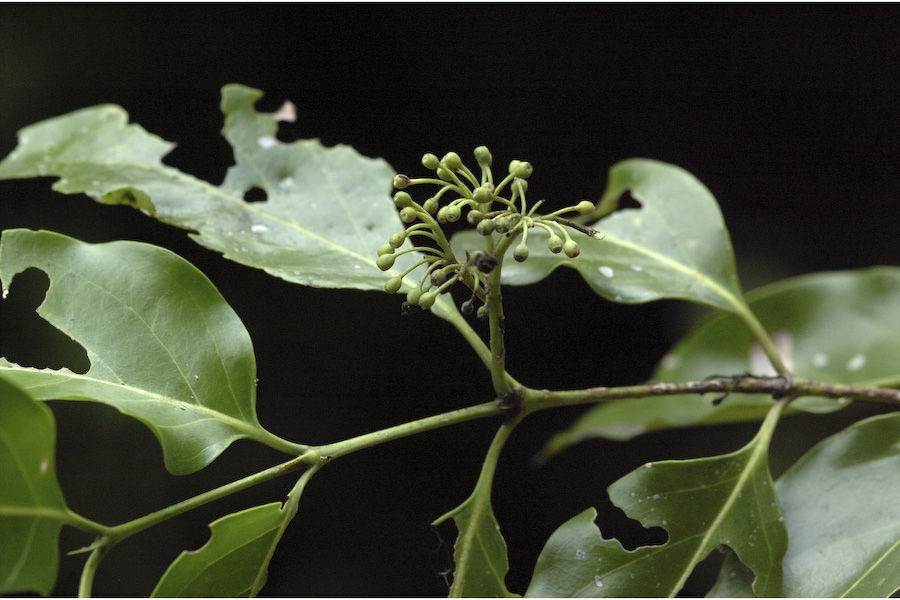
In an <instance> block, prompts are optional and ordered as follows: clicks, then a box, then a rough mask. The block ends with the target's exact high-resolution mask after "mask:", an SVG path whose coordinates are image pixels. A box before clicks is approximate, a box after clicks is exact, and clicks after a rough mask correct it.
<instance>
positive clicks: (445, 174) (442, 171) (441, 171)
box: [437, 167, 453, 181]
mask: <svg viewBox="0 0 900 600" xmlns="http://www.w3.org/2000/svg"><path fill="white" fill-rule="evenodd" d="M437 176H438V178H439V179H442V180H443V181H453V173H452V172H451V171H450V169H448V168H446V167H438V168H437Z"/></svg>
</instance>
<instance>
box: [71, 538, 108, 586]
mask: <svg viewBox="0 0 900 600" xmlns="http://www.w3.org/2000/svg"><path fill="white" fill-rule="evenodd" d="M110 548H112V545H108V544H106V543H100V544H98V545H97V547H96V548H94V549H93V550H92V551H91V554H90V556H88V559H87V561H85V563H84V567H83V568H82V569H81V578H80V579H79V580H78V597H79V598H91V597H92V596H93V593H92V591H91V590H92V588H93V587H94V576H95V575H96V574H97V567H99V566H100V563H101V562H102V561H103V559H104V558H105V557H106V554H107V552H109V550H110Z"/></svg>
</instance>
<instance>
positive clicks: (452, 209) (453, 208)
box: [438, 204, 462, 223]
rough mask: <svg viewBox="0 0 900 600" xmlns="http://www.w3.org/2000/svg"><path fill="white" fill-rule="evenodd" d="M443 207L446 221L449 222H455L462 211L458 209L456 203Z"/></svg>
mask: <svg viewBox="0 0 900 600" xmlns="http://www.w3.org/2000/svg"><path fill="white" fill-rule="evenodd" d="M444 208H445V209H446V210H447V220H448V221H450V222H451V223H456V222H457V221H459V217H460V215H461V214H462V211H460V210H459V206H458V205H456V204H451V205H450V206H445V207H444ZM438 212H440V211H438Z"/></svg>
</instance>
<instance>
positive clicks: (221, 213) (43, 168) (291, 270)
mask: <svg viewBox="0 0 900 600" xmlns="http://www.w3.org/2000/svg"><path fill="white" fill-rule="evenodd" d="M261 97H262V92H260V91H259V90H255V89H252V88H248V87H245V86H241V85H235V84H232V85H226V86H225V87H224V88H223V89H222V112H223V113H224V115H225V128H224V130H223V133H224V135H225V137H226V139H227V140H228V141H229V143H230V144H231V145H232V147H233V148H234V156H235V161H236V164H235V165H234V166H232V167H230V168H229V169H228V172H227V175H226V177H225V181H224V182H223V183H222V185H220V186H214V185H211V184H209V183H207V182H205V181H202V180H199V179H197V178H195V177H192V176H190V175H187V174H185V173H182V172H181V171H179V170H177V169H174V168H172V167H168V166H166V165H164V164H163V163H162V160H161V159H162V157H163V156H164V155H165V154H167V153H168V152H169V151H171V149H172V148H173V144H171V143H169V142H166V141H164V140H162V139H160V138H158V137H156V136H154V135H152V134H150V133H148V132H147V131H145V130H144V129H143V128H141V127H140V126H138V125H134V124H132V125H128V115H127V113H126V112H125V111H124V110H122V109H121V108H119V107H118V106H112V105H104V106H97V107H94V108H87V109H83V110H80V111H77V112H74V113H71V114H69V115H64V116H62V117H57V118H54V119H49V120H46V121H43V122H40V123H37V124H35V125H32V126H30V127H26V128H24V129H22V130H21V131H20V132H19V144H18V146H17V147H16V149H15V150H14V151H13V152H12V153H11V154H10V155H9V156H7V157H6V158H5V159H4V160H3V161H2V162H0V179H9V178H23V177H37V176H48V175H53V176H57V177H60V179H59V180H58V181H57V182H56V183H54V185H53V189H54V190H57V191H59V192H63V193H67V194H73V193H82V192H83V193H85V194H87V195H89V196H91V197H92V198H94V199H96V200H97V201H99V202H103V203H106V204H127V205H131V206H133V207H135V208H138V209H140V210H142V211H143V212H145V213H147V214H149V215H151V216H154V217H156V218H157V219H159V220H161V221H164V222H166V223H169V224H172V225H176V226H178V227H183V228H185V229H190V230H192V231H193V232H194V233H191V234H190V235H191V237H192V238H193V239H194V240H196V241H197V242H198V243H200V244H202V245H203V246H206V247H207V248H210V249H212V250H216V251H218V252H221V253H222V254H224V255H225V257H226V258H229V259H231V260H234V261H236V262H239V263H241V264H244V265H248V266H251V267H255V268H259V269H263V270H265V271H266V272H268V273H270V274H272V275H274V276H276V277H280V278H282V279H285V280H287V281H291V282H294V283H300V284H303V285H312V286H316V287H330V288H357V289H364V290H382V289H383V286H384V284H385V282H386V281H387V279H388V277H390V276H391V275H397V274H399V273H400V272H401V271H402V270H403V269H404V268H405V267H406V266H408V265H410V264H412V263H413V262H414V260H415V259H414V257H413V255H414V253H410V254H407V255H403V256H400V257H398V259H397V261H396V263H395V265H394V270H392V271H389V272H388V273H387V274H385V273H383V272H381V271H380V270H379V269H378V267H377V266H376V265H375V259H376V258H377V255H376V250H377V248H378V247H379V246H380V245H382V244H384V243H385V242H386V241H387V239H388V237H390V235H391V234H393V233H396V232H397V231H402V230H403V229H404V228H405V226H404V225H403V224H402V223H401V221H400V219H399V217H398V215H397V211H396V208H395V207H394V204H393V202H392V201H391V198H390V190H391V182H392V180H393V175H394V170H393V169H392V168H391V166H390V165H388V164H387V163H386V162H385V161H384V160H381V159H372V158H367V157H364V156H361V155H360V154H359V153H357V152H356V151H355V150H354V149H353V148H351V147H350V146H345V145H338V146H334V147H330V148H329V147H325V146H323V145H322V144H321V143H320V142H319V141H318V140H299V141H296V142H293V143H290V144H285V143H282V142H280V141H279V140H278V139H277V137H276V133H277V127H278V121H285V120H292V119H293V117H292V115H291V114H289V113H290V112H291V111H289V110H288V111H279V112H278V113H275V114H266V113H260V112H257V111H256V110H255V109H254V106H253V105H254V103H255V102H256V101H257V100H259V98H261ZM250 192H261V193H264V196H265V200H262V201H258V202H248V201H245V200H244V195H245V194H247V193H250ZM412 285H414V282H412V281H407V282H405V288H407V287H411V286H412ZM405 288H404V289H405ZM432 310H433V312H435V314H437V315H439V316H441V317H442V318H446V319H449V320H458V319H459V318H460V316H459V313H458V311H457V310H456V307H455V306H454V304H453V302H452V301H451V300H450V299H448V298H446V297H441V298H439V299H438V301H437V303H436V304H435V306H434V308H433V309H432Z"/></svg>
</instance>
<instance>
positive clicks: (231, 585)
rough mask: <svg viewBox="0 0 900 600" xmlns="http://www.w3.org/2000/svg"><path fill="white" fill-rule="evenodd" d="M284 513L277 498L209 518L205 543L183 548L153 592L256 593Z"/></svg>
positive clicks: (163, 594)
mask: <svg viewBox="0 0 900 600" xmlns="http://www.w3.org/2000/svg"><path fill="white" fill-rule="evenodd" d="M283 521H284V516H283V514H282V512H281V503H280V502H273V503H271V504H264V505H262V506H254V507H253V508H248V509H247V510H242V511H240V512H236V513H232V514H230V515H226V516H224V517H222V518H220V519H217V520H215V521H213V522H212V523H210V524H209V529H210V531H211V532H212V535H211V536H210V539H209V541H208V542H207V543H206V545H204V546H203V547H202V548H200V549H199V550H196V551H192V552H182V553H181V554H180V555H179V556H178V558H176V559H175V562H173V563H172V564H171V565H169V568H168V569H166V572H165V573H164V574H163V576H162V578H161V579H160V580H159V583H157V584H156V588H154V590H153V593H152V594H151V597H153V598H164V597H169V598H186V597H193V598H209V597H241V596H244V597H246V596H249V595H252V594H251V592H252V591H253V589H254V586H256V585H257V583H258V581H259V580H260V579H264V577H265V571H266V567H267V565H268V558H269V555H270V551H271V549H272V545H273V544H275V543H277V542H278V538H279V537H280V536H279V533H280V531H281V527H282V523H283Z"/></svg>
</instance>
